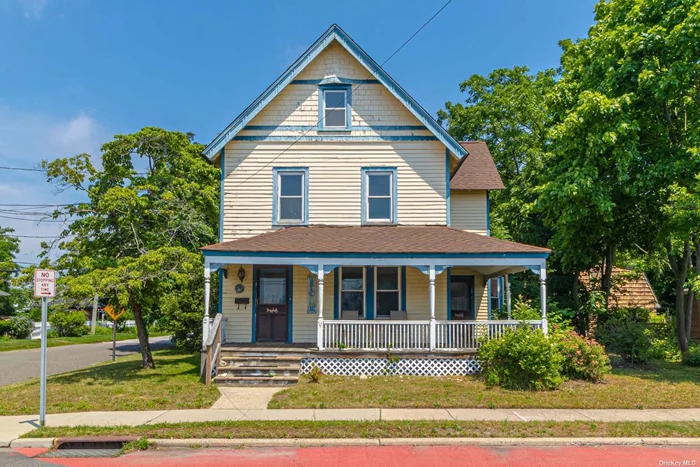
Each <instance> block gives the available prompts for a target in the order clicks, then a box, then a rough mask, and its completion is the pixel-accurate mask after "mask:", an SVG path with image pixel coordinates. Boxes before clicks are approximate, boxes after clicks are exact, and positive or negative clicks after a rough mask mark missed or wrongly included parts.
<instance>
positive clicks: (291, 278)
mask: <svg viewBox="0 0 700 467" xmlns="http://www.w3.org/2000/svg"><path fill="white" fill-rule="evenodd" d="M287 289H288V290H287V309H288V310H289V311H288V312H287V318H288V319H287V321H288V323H287V325H288V326H289V330H288V331H287V343H289V344H291V343H292V342H294V341H293V340H292V333H293V332H294V326H293V320H294V296H293V295H292V294H293V293H294V266H289V280H288V281H287Z"/></svg>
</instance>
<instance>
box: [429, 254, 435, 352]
mask: <svg viewBox="0 0 700 467" xmlns="http://www.w3.org/2000/svg"><path fill="white" fill-rule="evenodd" d="M428 280H429V282H430V285H429V292H430V351H431V352H433V351H434V350H435V265H430V267H429V269H428Z"/></svg>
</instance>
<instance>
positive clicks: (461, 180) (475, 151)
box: [450, 141, 505, 190]
mask: <svg viewBox="0 0 700 467" xmlns="http://www.w3.org/2000/svg"><path fill="white" fill-rule="evenodd" d="M459 144H460V145H461V146H462V147H463V148H464V149H465V150H467V151H468V154H469V156H468V157H464V158H463V159H462V160H461V161H460V163H459V165H458V166H457V169H455V172H454V174H452V178H450V190H502V189H504V188H505V186H504V185H503V181H502V180H501V176H500V175H499V174H498V169H496V164H495V163H494V162H493V157H492V156H491V153H490V152H489V147H488V146H487V145H486V143H484V142H483V141H462V142H461V143H459Z"/></svg>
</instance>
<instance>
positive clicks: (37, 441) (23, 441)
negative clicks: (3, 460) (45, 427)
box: [10, 438, 57, 449]
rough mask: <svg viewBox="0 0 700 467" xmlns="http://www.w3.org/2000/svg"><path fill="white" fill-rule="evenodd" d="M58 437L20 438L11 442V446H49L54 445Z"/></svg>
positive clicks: (49, 447)
mask: <svg viewBox="0 0 700 467" xmlns="http://www.w3.org/2000/svg"><path fill="white" fill-rule="evenodd" d="M56 440H57V438H18V439H14V440H12V441H11V442H10V447H11V448H13V449H14V448H47V449H52V448H53V447H54V441H56Z"/></svg>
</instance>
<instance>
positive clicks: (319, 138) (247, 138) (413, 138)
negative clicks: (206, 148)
mask: <svg viewBox="0 0 700 467" xmlns="http://www.w3.org/2000/svg"><path fill="white" fill-rule="evenodd" d="M324 131H347V130H343V129H342V128H341V129H335V128H332V129H331V128H327V129H325V130H324ZM233 140H234V141H266V142H269V141H286V142H297V141H324V142H328V141H335V142H345V141H351V142H357V141H371V142H377V141H437V138H436V137H435V136H420V135H401V136H396V135H379V136H355V135H311V136H294V135H289V136H263V135H239V136H236V137H234V138H233Z"/></svg>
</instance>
